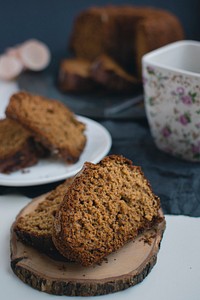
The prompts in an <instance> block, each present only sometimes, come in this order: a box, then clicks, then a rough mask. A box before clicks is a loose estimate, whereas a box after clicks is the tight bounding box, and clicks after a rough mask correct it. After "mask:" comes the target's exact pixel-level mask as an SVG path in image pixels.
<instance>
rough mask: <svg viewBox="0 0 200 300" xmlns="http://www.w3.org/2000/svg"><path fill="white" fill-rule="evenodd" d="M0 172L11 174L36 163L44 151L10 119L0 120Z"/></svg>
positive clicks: (27, 133)
mask: <svg viewBox="0 0 200 300" xmlns="http://www.w3.org/2000/svg"><path fill="white" fill-rule="evenodd" d="M0 141H1V143H0V172H1V173H11V172H14V171H17V170H19V169H23V168H25V167H29V166H32V165H34V164H36V163H37V162H38V159H39V157H41V156H43V154H44V155H45V149H43V147H42V146H41V145H39V144H37V143H36V142H35V141H34V139H33V136H32V134H31V133H30V132H29V131H28V130H26V129H25V128H24V127H23V126H21V125H20V124H18V123H17V122H15V121H13V120H10V119H2V120H0Z"/></svg>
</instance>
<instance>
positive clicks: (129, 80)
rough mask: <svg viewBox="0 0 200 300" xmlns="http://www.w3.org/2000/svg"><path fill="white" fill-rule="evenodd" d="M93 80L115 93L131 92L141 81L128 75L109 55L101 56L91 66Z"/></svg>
mask: <svg viewBox="0 0 200 300" xmlns="http://www.w3.org/2000/svg"><path fill="white" fill-rule="evenodd" d="M91 76H92V78H93V79H94V80H95V81H96V82H98V83H99V84H101V85H102V86H104V87H105V88H106V89H107V90H110V91H113V92H123V93H125V92H127V93H128V92H131V91H134V89H136V87H137V85H138V84H139V81H138V80H137V79H136V78H135V77H134V76H132V75H130V74H128V73H127V72H126V71H125V70H124V69H123V68H121V66H120V65H119V64H117V63H116V62H115V61H114V60H113V59H112V58H111V57H109V56H108V55H105V54H102V55H100V56H99V57H98V58H97V59H96V60H95V61H94V63H93V64H92V66H91Z"/></svg>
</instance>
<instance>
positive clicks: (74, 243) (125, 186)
mask: <svg viewBox="0 0 200 300" xmlns="http://www.w3.org/2000/svg"><path fill="white" fill-rule="evenodd" d="M159 209H160V201H159V198H158V197H157V196H155V195H154V193H153V192H152V189H151V187H150V184H149V182H148V180H147V179H146V178H145V176H144V175H143V173H142V171H141V168H140V167H137V166H133V165H132V162H131V161H130V160H128V159H126V158H123V157H122V156H117V155H112V156H108V157H106V158H104V159H103V160H102V161H100V162H99V163H98V164H92V163H85V165H84V167H83V169H82V171H81V172H80V173H79V174H78V175H77V176H76V177H75V179H74V181H73V182H72V184H71V185H70V186H69V188H68V190H67V193H66V195H65V197H64V200H63V202H62V203H61V205H60V208H59V210H58V211H57V213H56V216H55V219H54V225H53V242H54V244H55V246H56V248H57V249H58V251H59V252H60V253H61V254H62V255H63V256H65V257H66V258H68V259H70V260H74V261H76V262H78V263H80V264H81V265H83V266H90V265H92V264H95V263H99V262H101V261H102V259H103V258H104V257H105V256H107V255H108V254H109V253H111V252H113V251H116V250H117V249H119V248H121V247H122V246H123V245H124V244H125V243H127V242H128V241H130V240H134V239H135V238H136V237H137V236H138V234H139V233H141V232H142V231H143V230H145V229H149V228H151V227H152V226H154V225H155V224H157V223H158V222H160V221H161V218H160V215H159V213H158V211H159Z"/></svg>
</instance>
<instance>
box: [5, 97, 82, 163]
mask: <svg viewBox="0 0 200 300" xmlns="http://www.w3.org/2000/svg"><path fill="white" fill-rule="evenodd" d="M6 116H7V117H8V118H11V119H13V120H16V121H17V122H19V123H21V124H22V125H23V126H24V127H25V128H27V129H28V130H29V131H30V132H31V133H32V134H33V135H34V137H35V139H36V140H37V141H39V142H41V143H42V144H43V145H44V146H45V147H46V148H48V149H49V150H50V151H51V152H52V153H54V154H55V155H56V156H58V157H60V158H62V159H63V160H64V161H66V162H67V163H75V162H77V161H78V159H79V157H80V155H81V153H82V151H83V149H84V147H85V144H86V136H85V134H84V131H85V129H86V127H85V124H83V123H82V122H79V121H78V120H77V118H76V117H75V115H74V114H73V113H72V111H70V110H69V109H68V108H67V107H66V106H65V105H64V104H62V103H61V102H59V101H57V100H53V99H47V98H45V97H42V96H39V95H33V94H30V93H27V92H18V93H16V94H14V95H12V96H11V99H10V102H9V104H8V106H7V108H6Z"/></svg>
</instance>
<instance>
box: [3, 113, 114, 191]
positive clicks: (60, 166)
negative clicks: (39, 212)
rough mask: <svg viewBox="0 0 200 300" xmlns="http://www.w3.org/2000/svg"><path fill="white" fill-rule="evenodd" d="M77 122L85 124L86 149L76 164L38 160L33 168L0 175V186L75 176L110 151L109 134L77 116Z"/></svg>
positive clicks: (29, 184)
mask: <svg viewBox="0 0 200 300" xmlns="http://www.w3.org/2000/svg"><path fill="white" fill-rule="evenodd" d="M77 118H78V120H79V121H81V122H83V123H85V124H86V128H87V129H86V136H87V144H86V147H85V149H84V151H83V153H82V155H81V157H80V159H79V161H78V162H77V163H76V164H73V165H67V164H65V163H63V161H61V160H57V159H54V158H49V159H43V160H40V161H39V162H38V163H37V164H36V165H35V166H32V167H29V168H26V169H24V170H23V171H22V170H20V171H17V172H14V173H11V174H8V175H7V174H6V175H5V174H0V185H6V186H31V185H40V184H45V183H50V182H55V181H59V180H62V179H65V178H68V177H71V176H73V175H75V174H76V173H77V172H78V171H80V169H81V168H82V166H83V164H84V162H85V161H89V162H93V163H97V162H99V161H100V160H101V159H102V158H103V157H104V156H105V155H106V154H107V153H108V152H109V150H110V147H111V144H112V140H111V136H110V133H109V132H108V131H107V129H105V128H104V127H103V126H102V125H101V124H99V123H97V122H95V121H93V120H91V119H88V118H85V117H80V116H77Z"/></svg>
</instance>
